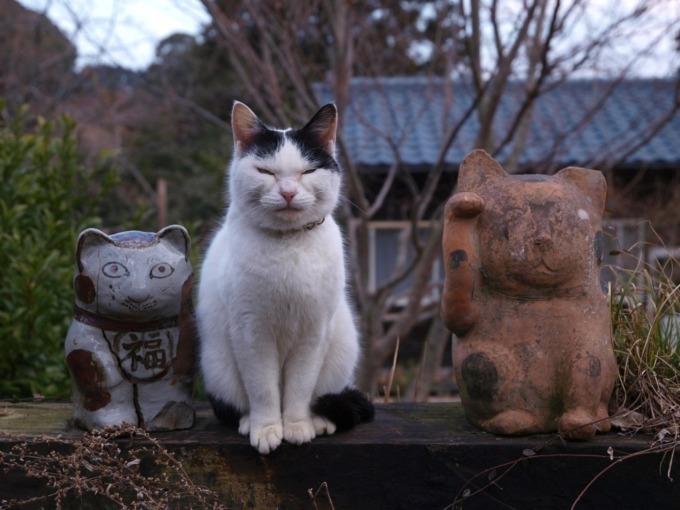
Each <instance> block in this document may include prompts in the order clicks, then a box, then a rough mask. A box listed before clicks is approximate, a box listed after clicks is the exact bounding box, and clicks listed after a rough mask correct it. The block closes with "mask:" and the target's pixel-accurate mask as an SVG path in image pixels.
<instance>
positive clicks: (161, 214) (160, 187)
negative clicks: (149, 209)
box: [156, 177, 168, 230]
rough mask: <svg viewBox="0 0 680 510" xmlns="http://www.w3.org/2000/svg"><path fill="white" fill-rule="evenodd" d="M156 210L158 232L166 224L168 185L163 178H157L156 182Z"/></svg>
mask: <svg viewBox="0 0 680 510" xmlns="http://www.w3.org/2000/svg"><path fill="white" fill-rule="evenodd" d="M156 209H157V210H158V229H159V230H160V229H162V228H163V227H165V226H166V225H167V224H168V183H167V182H166V180H165V179H164V178H163V177H159V178H158V180H157V181H156Z"/></svg>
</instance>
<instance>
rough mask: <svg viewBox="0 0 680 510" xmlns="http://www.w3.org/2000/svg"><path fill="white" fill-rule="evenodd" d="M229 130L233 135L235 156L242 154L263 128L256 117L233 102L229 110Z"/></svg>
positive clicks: (248, 109)
mask: <svg viewBox="0 0 680 510" xmlns="http://www.w3.org/2000/svg"><path fill="white" fill-rule="evenodd" d="M231 129H232V131H233V133H234V151H235V153H236V156H240V155H241V154H243V153H244V152H245V151H246V150H247V149H248V147H250V146H251V145H252V143H253V141H254V140H255V136H256V135H257V134H258V133H260V132H261V131H262V130H263V129H264V126H263V125H262V122H260V119H258V118H257V115H255V114H254V113H253V111H252V110H251V109H250V108H248V107H247V106H246V105H244V104H243V103H241V102H240V101H234V106H233V108H232V110H231Z"/></svg>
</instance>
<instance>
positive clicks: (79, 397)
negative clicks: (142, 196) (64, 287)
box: [65, 225, 195, 431]
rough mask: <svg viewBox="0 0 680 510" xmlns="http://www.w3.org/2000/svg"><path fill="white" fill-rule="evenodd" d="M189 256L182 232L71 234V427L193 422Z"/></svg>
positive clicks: (159, 426) (156, 427) (93, 231)
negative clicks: (73, 242) (73, 249)
mask: <svg viewBox="0 0 680 510" xmlns="http://www.w3.org/2000/svg"><path fill="white" fill-rule="evenodd" d="M188 254H189V235H188V234H187V232H186V230H184V228H182V227H180V226H177V225H173V226H170V227H166V228H164V229H163V230H161V231H160V232H158V233H157V234H155V233H150V232H137V231H130V232H121V233H119V234H114V235H111V236H108V235H106V234H104V233H103V232H100V231H99V230H96V229H87V230H85V231H83V232H82V233H81V234H80V236H79V237H78V243H77V248H76V271H75V278H74V288H75V291H76V306H75V313H74V317H73V321H72V322H71V327H70V328H69V330H68V334H67V337H66V342H65V354H66V363H67V365H68V368H69V370H70V372H71V377H72V380H73V400H74V402H73V403H74V419H75V421H76V423H77V424H78V425H79V426H81V427H83V428H86V429H94V428H101V427H106V426H120V425H123V423H128V424H130V425H135V426H140V427H143V428H145V429H147V430H152V431H153V430H174V429H183V428H188V427H191V426H192V425H193V421H194V408H193V403H192V398H191V394H192V390H193V374H194V365H195V354H194V352H195V349H194V347H195V345H194V344H195V333H194V324H193V316H192V309H191V288H192V281H193V271H192V269H191V264H190V262H189V259H188Z"/></svg>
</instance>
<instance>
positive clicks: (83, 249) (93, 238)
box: [76, 228, 115, 273]
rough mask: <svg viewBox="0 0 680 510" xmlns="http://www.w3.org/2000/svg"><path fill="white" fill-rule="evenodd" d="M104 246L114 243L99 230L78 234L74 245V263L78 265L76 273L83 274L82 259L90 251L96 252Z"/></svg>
mask: <svg viewBox="0 0 680 510" xmlns="http://www.w3.org/2000/svg"><path fill="white" fill-rule="evenodd" d="M105 244H115V243H114V242H113V239H111V238H110V237H109V236H107V235H106V234H105V233H104V232H102V231H101V230H97V229H96V228H88V229H86V230H83V231H82V232H81V233H80V235H79V236H78V242H77V243H76V263H77V264H78V272H80V273H82V272H83V269H84V267H83V262H82V260H83V257H84V256H87V255H88V253H89V252H90V251H92V250H96V249H98V248H100V247H101V246H103V245H105Z"/></svg>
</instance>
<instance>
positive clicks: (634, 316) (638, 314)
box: [610, 258, 680, 439]
mask: <svg viewBox="0 0 680 510" xmlns="http://www.w3.org/2000/svg"><path fill="white" fill-rule="evenodd" d="M667 263H669V264H670V263H677V262H676V261H674V260H673V259H672V258H671V259H669V261H668V262H667ZM610 302H611V312H612V326H613V334H614V350H615V352H616V356H617V361H618V364H619V380H618V382H617V385H616V389H615V395H614V396H615V399H616V404H617V406H618V411H617V412H616V413H615V418H614V424H615V425H619V426H621V427H622V428H626V429H631V430H635V431H638V430H641V431H645V432H654V433H657V434H659V433H660V434H663V435H665V436H672V437H674V438H676V439H677V438H678V437H679V432H680V345H679V344H680V286H679V285H677V284H675V283H674V282H673V281H672V280H671V279H670V278H669V277H667V276H665V273H664V272H663V271H659V270H658V269H657V268H651V267H648V266H646V265H645V264H640V265H639V266H638V268H637V269H635V270H633V271H621V270H619V271H618V280H617V282H615V285H614V286H612V288H611V290H610Z"/></svg>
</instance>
